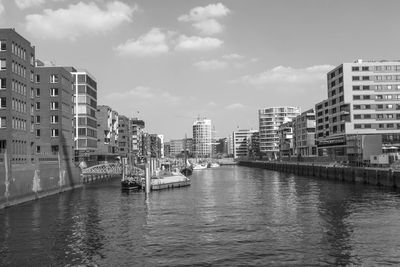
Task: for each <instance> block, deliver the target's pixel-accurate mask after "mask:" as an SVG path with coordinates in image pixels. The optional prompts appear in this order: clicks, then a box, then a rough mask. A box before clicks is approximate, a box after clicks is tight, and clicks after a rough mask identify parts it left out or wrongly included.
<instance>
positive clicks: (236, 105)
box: [225, 103, 244, 110]
mask: <svg viewBox="0 0 400 267" xmlns="http://www.w3.org/2000/svg"><path fill="white" fill-rule="evenodd" d="M241 108H244V105H243V104H241V103H234V104H230V105H228V106H226V107H225V109H227V110H234V109H241Z"/></svg>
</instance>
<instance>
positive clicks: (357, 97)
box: [353, 95, 361, 100]
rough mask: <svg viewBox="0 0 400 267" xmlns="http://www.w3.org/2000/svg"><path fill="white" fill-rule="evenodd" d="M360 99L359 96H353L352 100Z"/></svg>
mask: <svg viewBox="0 0 400 267" xmlns="http://www.w3.org/2000/svg"><path fill="white" fill-rule="evenodd" d="M360 99H361V97H360V96H359V95H353V100H360Z"/></svg>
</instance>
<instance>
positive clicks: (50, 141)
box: [31, 60, 74, 160]
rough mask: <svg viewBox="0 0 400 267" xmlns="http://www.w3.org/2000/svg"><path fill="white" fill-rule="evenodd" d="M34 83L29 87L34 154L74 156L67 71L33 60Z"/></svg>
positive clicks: (69, 75) (70, 85)
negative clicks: (32, 102) (31, 99)
mask: <svg viewBox="0 0 400 267" xmlns="http://www.w3.org/2000/svg"><path fill="white" fill-rule="evenodd" d="M34 80H35V84H34V88H32V89H31V96H32V97H33V99H34V104H33V108H34V110H35V117H34V125H35V126H34V134H35V140H36V142H35V143H36V153H37V154H42V155H49V154H52V155H57V154H58V153H59V154H60V156H61V157H62V158H64V159H70V160H72V159H73V158H74V153H73V151H74V143H73V137H72V132H73V126H72V121H73V111H72V108H73V102H72V96H73V94H72V93H73V91H72V86H73V80H72V75H71V73H70V72H69V71H68V70H66V69H65V68H63V67H59V66H54V65H49V64H47V65H46V64H44V63H43V62H41V61H39V60H37V61H36V68H35V78H34Z"/></svg>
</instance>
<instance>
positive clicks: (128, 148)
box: [118, 115, 132, 158]
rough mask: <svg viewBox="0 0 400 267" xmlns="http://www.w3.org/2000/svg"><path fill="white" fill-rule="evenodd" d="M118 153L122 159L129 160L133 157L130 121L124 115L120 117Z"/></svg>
mask: <svg viewBox="0 0 400 267" xmlns="http://www.w3.org/2000/svg"><path fill="white" fill-rule="evenodd" d="M118 153H119V156H120V157H122V158H128V157H130V156H131V155H132V133H131V127H130V120H129V118H128V117H126V116H124V115H119V116H118Z"/></svg>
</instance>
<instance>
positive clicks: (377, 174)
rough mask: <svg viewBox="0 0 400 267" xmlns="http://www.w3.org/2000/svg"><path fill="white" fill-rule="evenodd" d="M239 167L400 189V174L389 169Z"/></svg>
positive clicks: (261, 164)
mask: <svg viewBox="0 0 400 267" xmlns="http://www.w3.org/2000/svg"><path fill="white" fill-rule="evenodd" d="M238 165H240V166H248V167H254V168H262V169H267V170H273V171H279V172H290V173H294V174H296V175H301V176H311V177H316V178H321V179H329V180H337V181H345V182H351V183H364V184H371V185H377V186H385V187H395V188H400V172H398V171H392V170H389V169H370V168H361V167H332V166H320V165H312V164H296V163H279V162H278V163H275V162H262V161H240V162H239V164H238Z"/></svg>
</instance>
